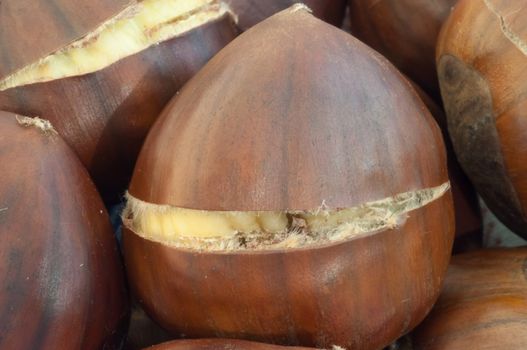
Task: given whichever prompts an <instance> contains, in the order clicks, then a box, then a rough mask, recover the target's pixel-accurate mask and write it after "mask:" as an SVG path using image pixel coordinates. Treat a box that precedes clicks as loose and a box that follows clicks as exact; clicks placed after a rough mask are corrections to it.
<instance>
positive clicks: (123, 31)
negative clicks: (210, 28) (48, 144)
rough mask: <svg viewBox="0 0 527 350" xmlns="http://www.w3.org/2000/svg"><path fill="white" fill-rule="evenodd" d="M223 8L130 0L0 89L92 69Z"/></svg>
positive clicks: (185, 0)
mask: <svg viewBox="0 0 527 350" xmlns="http://www.w3.org/2000/svg"><path fill="white" fill-rule="evenodd" d="M227 12H229V9H228V8H227V7H226V5H224V4H223V3H221V2H220V1H219V0H143V1H141V2H134V3H133V4H132V5H130V6H129V7H127V8H126V9H124V10H123V11H122V12H121V13H119V14H118V15H117V16H115V17H113V18H111V19H110V20H108V21H106V22H105V23H103V24H102V25H101V26H99V27H98V28H97V29H96V30H94V31H93V32H91V33H89V34H88V35H86V36H85V37H83V38H81V39H79V40H77V41H75V42H73V43H71V44H69V45H67V46H65V47H63V48H61V49H60V50H59V51H57V52H55V53H52V54H50V55H49V56H47V57H44V58H42V59H40V60H39V61H37V62H35V63H33V64H30V65H28V66H26V67H24V68H22V69H21V70H19V71H17V72H15V73H14V74H12V75H10V76H8V77H6V78H5V79H3V80H0V91H2V90H6V89H10V88H13V87H17V86H22V85H27V84H33V83H38V82H45V81H50V80H55V79H61V78H66V77H72V76H78V75H83V74H88V73H93V72H96V71H98V70H101V69H103V68H105V67H107V66H109V65H111V64H113V63H115V62H117V61H118V60H120V59H123V58H125V57H128V56H131V55H133V54H135V53H137V52H140V51H142V50H145V49H147V48H148V47H150V46H152V45H155V44H158V43H160V42H163V41H166V40H168V39H171V38H174V37H176V36H178V35H181V34H183V33H185V32H188V31H190V30H192V29H194V28H196V27H198V26H200V25H202V24H204V23H208V22H211V21H214V20H216V19H218V18H220V17H221V16H223V15H224V14H225V13H227Z"/></svg>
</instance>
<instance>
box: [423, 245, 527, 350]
mask: <svg viewBox="0 0 527 350" xmlns="http://www.w3.org/2000/svg"><path fill="white" fill-rule="evenodd" d="M526 324H527V248H515V249H508V250H507V249H494V250H491V249H489V250H481V251H477V252H472V253H467V254H461V255H457V256H454V257H453V258H452V262H451V264H450V266H449V268H448V273H447V277H446V279H445V286H444V288H443V291H442V292H441V296H440V297H439V301H438V302H437V304H436V305H435V306H434V309H433V310H432V312H431V313H430V315H429V316H428V317H427V318H426V320H425V321H424V322H423V323H422V324H421V325H420V326H419V327H418V328H417V329H416V331H415V332H414V335H413V345H414V349H415V350H458V349H459V350H461V349H507V350H515V349H518V350H519V349H525V348H526V347H527V327H526Z"/></svg>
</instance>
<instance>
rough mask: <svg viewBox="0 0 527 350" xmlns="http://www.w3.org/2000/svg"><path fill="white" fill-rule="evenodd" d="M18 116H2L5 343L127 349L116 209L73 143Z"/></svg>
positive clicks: (1, 310)
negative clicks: (109, 209)
mask: <svg viewBox="0 0 527 350" xmlns="http://www.w3.org/2000/svg"><path fill="white" fill-rule="evenodd" d="M16 118H18V120H19V121H20V122H21V123H22V124H27V123H31V122H29V119H24V118H22V117H20V116H17V117H16ZM16 118H15V115H13V114H10V113H6V112H0V162H1V164H2V180H1V183H0V235H1V236H2V244H0V280H1V281H2V283H1V284H0V348H2V349H102V348H105V349H118V348H119V346H120V342H121V340H122V337H123V336H124V331H125V328H126V325H127V321H128V320H127V315H128V305H127V295H126V290H125V286H124V274H123V271H122V265H121V261H120V258H119V253H118V251H117V243H116V241H115V239H114V236H113V232H112V228H111V225H110V221H109V218H108V214H107V213H106V210H105V208H104V205H103V203H102V201H101V199H100V197H99V194H98V193H97V191H96V189H95V186H94V185H93V183H92V182H91V180H90V178H89V176H88V173H87V172H86V170H85V169H84V167H83V166H82V164H81V163H80V162H79V160H78V159H77V157H76V156H75V154H74V153H73V152H72V151H71V150H70V149H69V147H68V146H67V145H66V144H65V143H64V141H62V139H61V138H60V137H59V136H58V135H57V134H56V133H55V132H54V131H53V130H51V129H46V128H45V127H44V126H43V125H42V124H41V125H40V126H41V127H42V128H43V129H40V128H39V126H23V125H20V123H19V122H18V121H17V119H16ZM41 122H42V121H41ZM41 122H39V123H41Z"/></svg>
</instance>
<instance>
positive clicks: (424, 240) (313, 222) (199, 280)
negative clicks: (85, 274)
mask: <svg viewBox="0 0 527 350" xmlns="http://www.w3.org/2000/svg"><path fill="white" fill-rule="evenodd" d="M314 33H316V34H314ZM127 197H128V202H127V207H126V210H125V212H124V214H123V217H124V222H125V226H126V228H125V230H124V251H125V262H126V265H127V272H128V275H129V280H130V284H131V286H132V288H133V289H134V291H135V293H136V295H137V296H138V300H140V301H141V302H142V304H143V307H144V309H145V311H147V313H149V314H150V315H151V316H152V318H153V319H154V320H156V321H157V322H159V324H160V325H161V326H163V327H165V328H166V329H168V330H170V331H171V332H172V333H173V334H174V335H175V336H185V337H191V338H207V337H222V338H237V339H249V340H259V341H262V342H265V343H277V344H285V345H302V346H313V347H322V348H328V347H330V346H332V345H339V346H342V347H344V348H351V349H377V348H380V347H382V346H384V345H387V344H389V343H391V342H392V341H394V340H395V339H397V338H398V337H399V336H400V335H402V334H404V333H406V332H408V331H409V330H411V329H412V328H413V327H414V326H415V325H416V324H417V323H418V322H419V321H421V320H422V319H423V318H424V316H425V315H426V313H427V312H428V311H429V310H430V308H431V307H432V304H433V303H434V301H435V299H436V297H437V295H438V293H439V289H440V286H441V281H442V278H443V274H444V273H445V271H446V267H447V263H448V260H449V255H450V250H451V246H452V239H453V231H454V222H453V209H452V199H451V194H450V190H449V182H448V176H447V170H446V158H445V150H444V145H443V142H442V139H441V133H440V131H439V128H438V127H437V125H436V123H435V122H434V121H433V119H432V117H431V116H430V114H429V113H428V111H427V110H426V108H425V107H424V105H423V104H422V102H421V100H420V99H419V97H418V96H417V95H416V94H415V92H414V90H413V89H411V88H410V85H409V84H408V83H407V82H406V80H404V78H403V77H402V76H401V75H400V74H399V73H398V72H397V71H396V70H395V69H394V68H393V66H391V65H390V64H389V63H388V62H387V61H386V60H385V59H384V58H383V57H381V56H380V55H378V54H377V53H375V52H374V51H373V50H371V49H370V48H368V47H367V46H366V45H363V44H362V43H360V42H359V41H358V40H356V39H355V38H353V37H352V36H350V35H349V34H346V33H345V32H343V31H341V30H340V29H338V28H336V27H333V26H331V25H328V24H326V23H324V22H322V21H321V20H318V19H316V18H315V17H314V16H312V15H311V14H309V13H308V11H307V10H306V9H305V7H304V6H301V5H297V6H294V7H291V8H290V9H287V10H285V11H283V12H280V13H279V14H277V15H275V16H272V17H270V18H269V19H267V20H265V21H263V22H261V23H260V24H258V25H256V26H255V27H253V28H252V29H250V30H249V31H247V32H245V33H244V34H242V35H241V36H239V37H238V38H237V39H235V40H234V41H233V42H231V43H230V44H229V45H228V46H226V47H225V48H224V49H223V50H222V51H220V52H219V53H218V54H217V55H216V56H215V57H214V58H213V59H212V60H211V61H210V62H209V63H208V64H207V65H206V66H205V67H204V68H203V69H202V70H201V71H200V72H199V73H198V74H197V75H196V76H195V77H194V78H193V79H191V80H190V81H189V82H188V83H187V85H185V87H184V88H183V89H182V91H181V93H180V94H179V95H178V96H176V97H175V98H174V99H173V100H172V101H171V102H170V103H169V105H168V106H167V108H166V109H165V110H164V112H163V113H162V115H161V116H160V118H159V119H158V121H157V122H156V124H155V125H154V127H153V128H152V130H151V131H150V133H149V135H148V137H147V140H146V141H145V144H144V146H143V148H142V151H141V154H140V156H139V158H138V162H137V165H136V168H135V171H134V175H133V178H132V181H131V185H130V189H129V193H128V195H127Z"/></svg>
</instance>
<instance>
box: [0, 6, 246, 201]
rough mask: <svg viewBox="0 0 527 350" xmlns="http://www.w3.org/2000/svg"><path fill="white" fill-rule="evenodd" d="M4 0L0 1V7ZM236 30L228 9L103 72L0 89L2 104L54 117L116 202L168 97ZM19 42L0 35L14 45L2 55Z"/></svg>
mask: <svg viewBox="0 0 527 350" xmlns="http://www.w3.org/2000/svg"><path fill="white" fill-rule="evenodd" d="M52 4H55V2H49V6H50V7H51V6H52ZM3 6H5V5H4V2H1V3H0V13H2V11H3ZM79 8H83V7H79ZM2 15H4V14H3V13H2ZM13 15H16V13H15V14H13ZM57 16H58V15H57ZM68 18H69V17H68ZM75 18H76V17H72V20H73V19H75ZM59 20H64V21H66V24H68V23H69V22H68V19H61V18H59V17H57V18H56V19H55V21H59ZM66 24H64V25H66ZM70 25H73V24H70ZM2 30H3V29H2ZM2 30H0V31H2ZM6 31H7V32H8V33H4V32H2V34H0V37H1V36H2V35H3V36H8V35H9V33H11V35H15V34H16V35H19V36H24V37H31V38H32V37H33V35H34V33H35V32H36V31H39V32H42V30H41V29H40V28H39V27H37V26H34V25H32V26H28V27H26V28H24V29H23V30H22V29H18V27H12V28H6ZM13 31H15V32H13ZM237 33H238V30H237V29H236V28H235V26H234V23H233V22H232V19H231V18H230V16H228V15H225V16H224V17H223V18H222V19H220V20H217V21H215V22H212V23H209V24H207V25H204V26H202V27H200V28H197V29H194V30H192V31H190V32H188V33H186V34H184V35H183V36H180V37H177V38H174V39H171V40H169V41H166V42H163V43H161V44H159V45H154V46H152V47H150V48H149V49H147V50H145V51H142V52H139V53H137V54H135V55H132V56H129V57H127V58H125V59H123V60H120V61H118V62H116V63H115V64H113V65H111V66H109V67H107V68H105V69H102V70H100V71H98V72H95V73H92V74H87V75H83V76H78V77H70V78H64V79H58V80H54V81H50V82H45V83H38V84H31V85H26V86H21V87H18V88H13V89H9V90H6V91H0V109H3V110H8V111H11V112H16V113H20V114H24V115H29V116H45V118H47V119H49V120H51V122H52V123H53V125H54V126H55V128H56V129H57V131H58V132H59V134H60V135H61V136H62V137H63V138H64V139H65V140H66V142H68V144H69V145H70V146H72V148H73V149H74V150H75V152H76V153H77V155H78V156H79V158H80V159H81V161H82V162H83V163H84V165H85V166H86V167H87V168H88V170H89V172H90V175H91V176H92V178H93V179H94V182H95V183H96V185H97V187H98V188H99V190H100V192H101V193H102V195H103V198H104V200H105V202H107V203H108V202H110V203H112V202H116V201H118V200H120V196H121V195H122V194H123V193H124V190H125V188H126V186H127V184H128V181H129V179H130V176H131V173H132V170H133V166H134V163H135V160H136V157H137V154H138V153H139V150H140V148H141V145H142V143H143V141H144V138H145V136H146V134H147V132H148V130H149V128H150V126H151V125H152V123H153V122H154V121H155V119H156V118H157V116H158V115H159V113H160V112H161V110H162V109H163V107H164V106H165V104H166V103H167V102H168V101H169V100H170V98H172V96H173V95H174V94H175V93H176V92H177V91H178V90H179V89H180V88H181V87H182V86H183V84H184V83H185V82H186V81H187V80H188V79H190V78H191V77H192V76H193V75H194V74H195V73H196V72H197V71H198V70H199V69H200V68H201V67H202V66H203V65H204V64H205V63H206V62H207V61H208V60H209V59H210V58H211V57H212V56H213V55H214V54H215V53H216V52H217V51H219V50H220V49H221V48H222V47H223V46H225V45H226V44H227V43H228V42H229V41H231V40H232V39H233V38H234V37H235V36H236V35H237ZM50 35H51V33H50ZM18 42H20V43H21V44H18V45H19V46H16V45H17V44H12V43H8V42H5V43H4V42H0V45H8V44H9V45H15V46H6V47H4V46H0V51H1V52H2V53H3V54H2V55H0V56H3V57H4V61H10V60H14V59H16V56H14V55H13V56H11V52H17V50H19V47H21V46H20V45H22V43H24V44H25V43H26V41H25V40H19V41H18ZM63 44H64V45H65V44H67V42H63ZM24 47H25V46H24ZM20 49H22V48H20ZM4 61H3V60H2V59H0V72H3V71H6V70H8V66H7V65H5V64H3V62H4ZM2 77H4V75H3V74H1V73H0V78H2Z"/></svg>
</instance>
